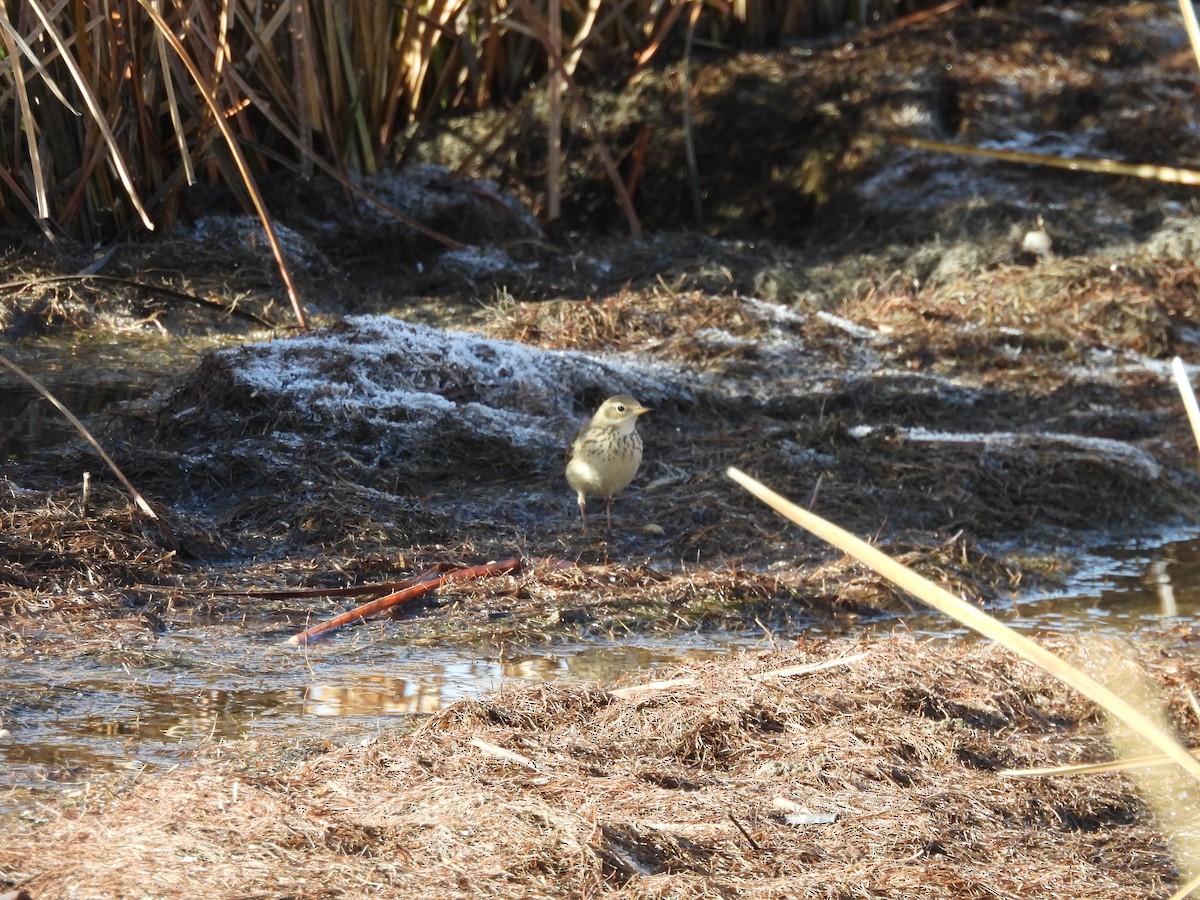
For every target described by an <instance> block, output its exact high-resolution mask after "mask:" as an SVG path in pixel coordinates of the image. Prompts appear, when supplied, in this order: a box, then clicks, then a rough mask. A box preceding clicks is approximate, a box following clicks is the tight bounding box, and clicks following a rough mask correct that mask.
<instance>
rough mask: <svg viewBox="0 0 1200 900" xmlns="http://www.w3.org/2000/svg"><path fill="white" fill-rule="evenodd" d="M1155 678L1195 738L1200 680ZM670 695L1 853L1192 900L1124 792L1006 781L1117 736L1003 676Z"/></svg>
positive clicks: (100, 881) (177, 788)
mask: <svg viewBox="0 0 1200 900" xmlns="http://www.w3.org/2000/svg"><path fill="white" fill-rule="evenodd" d="M1066 649H1068V650H1069V649H1070V645H1067V648H1066ZM858 651H863V652H865V654H866V655H865V658H862V659H858V660H857V661H853V662H849V663H847V664H845V665H843V666H834V667H833V668H830V669H826V670H824V671H817V672H810V673H808V674H799V675H772V674H771V672H772V671H773V670H779V669H783V668H784V667H788V666H794V665H797V664H804V663H812V662H817V661H824V660H830V659H836V658H838V657H842V656H850V655H851V654H852V653H855V652H858ZM1140 656H1141V659H1142V661H1143V664H1144V665H1146V666H1147V667H1148V670H1149V672H1150V674H1151V676H1152V677H1153V678H1155V680H1157V681H1158V682H1159V683H1160V684H1162V685H1163V687H1164V688H1165V689H1166V692H1167V695H1168V696H1169V698H1170V707H1171V710H1172V713H1173V715H1174V717H1175V719H1176V721H1177V723H1178V725H1179V726H1180V727H1182V728H1183V729H1184V731H1185V732H1186V733H1188V734H1192V735H1195V734H1196V730H1197V723H1196V721H1195V716H1194V713H1193V712H1192V711H1191V710H1190V708H1189V706H1188V705H1187V702H1186V700H1185V698H1184V693H1185V691H1186V690H1188V689H1191V690H1194V689H1195V688H1196V685H1197V681H1198V679H1200V672H1198V671H1197V668H1196V666H1195V665H1194V663H1193V662H1192V661H1191V660H1189V659H1186V658H1179V657H1175V656H1170V655H1163V654H1162V653H1160V652H1155V651H1148V650H1143V651H1142V652H1141V654H1140ZM1085 661H1086V659H1085ZM655 678H656V679H657V680H659V681H663V680H667V681H670V682H671V683H670V684H668V685H666V686H662V687H654V686H651V685H647V686H646V687H644V688H639V687H637V684H639V683H643V682H646V681H648V680H649V679H648V677H647V676H642V677H639V678H638V679H635V680H634V681H633V682H631V683H630V684H627V685H623V686H622V687H621V688H620V689H619V690H614V689H613V688H614V687H615V686H606V687H603V688H602V687H563V686H555V685H545V686H542V687H537V688H521V689H514V690H505V691H502V692H500V693H498V694H496V695H493V696H490V697H487V698H484V699H480V700H472V701H467V702H461V703H458V704H456V705H454V706H452V707H450V708H448V709H446V710H445V711H444V712H442V713H440V714H437V715H435V716H434V717H433V718H431V719H429V720H427V721H425V722H424V723H422V724H421V725H420V726H419V727H417V728H416V729H415V730H409V729H401V730H398V731H393V732H390V733H388V734H385V735H383V736H381V737H380V739H379V740H377V741H375V742H374V743H372V744H371V745H370V746H366V747H363V746H354V747H342V748H331V747H321V746H309V747H303V748H299V747H291V746H288V745H283V744H269V743H268V744H236V743H235V744H228V745H222V746H214V747H210V748H207V749H206V750H204V751H203V753H202V756H203V761H200V762H197V763H196V764H194V765H190V766H186V767H184V768H182V769H180V770H178V771H176V772H174V773H173V774H170V775H165V776H162V777H160V778H155V779H153V780H151V781H149V782H147V783H143V784H137V785H134V786H132V787H131V788H129V789H128V790H126V791H123V792H122V796H119V797H117V798H115V799H113V800H111V801H107V802H99V803H96V804H95V805H93V806H92V807H91V808H87V807H83V808H79V809H75V810H59V811H53V810H49V809H43V810H42V812H41V813H40V814H39V815H38V817H37V818H40V819H41V820H42V821H40V822H31V823H29V824H27V825H26V826H24V827H21V828H19V829H17V830H15V831H10V832H9V834H8V835H7V836H6V839H5V841H4V842H3V843H2V844H0V884H3V885H5V886H9V887H22V888H24V889H25V890H27V891H29V892H30V894H31V895H32V896H34V897H37V898H47V900H49V898H55V897H66V896H80V895H91V896H96V895H103V896H110V897H132V896H145V895H148V894H149V895H160V896H161V895H174V896H184V895H187V896H202V895H206V896H233V895H243V894H264V893H265V894H272V895H279V894H288V895H298V896H314V895H335V894H337V895H362V894H364V893H370V894H371V895H372V896H387V897H402V896H415V895H420V896H424V897H432V898H442V897H491V896H495V897H501V896H505V897H510V896H514V895H520V896H530V897H537V896H542V897H566V896H614V897H714V896H721V897H731V898H732V897H747V898H749V897H755V898H759V897H784V896H789V897H794V896H804V897H831V898H832V897H862V898H870V897H900V898H917V897H956V898H985V897H986V898H991V897H996V896H1020V897H1047V898H1048V897H1056V896H1071V897H1080V898H1096V900H1101V898H1103V900H1108V898H1111V897H1165V896H1166V895H1167V894H1168V893H1169V890H1170V885H1171V883H1172V879H1173V878H1174V874H1175V873H1174V868H1173V865H1172V862H1171V857H1170V851H1169V848H1168V846H1167V843H1166V841H1165V840H1164V838H1163V836H1162V835H1161V834H1160V833H1159V832H1158V831H1157V830H1156V828H1155V825H1154V823H1153V821H1152V820H1151V818H1150V815H1149V814H1148V812H1147V811H1146V809H1145V808H1144V807H1143V805H1142V803H1141V802H1140V801H1139V800H1138V799H1137V797H1136V796H1135V795H1134V793H1133V791H1132V789H1131V787H1130V785H1129V783H1128V782H1127V781H1126V780H1125V779H1124V778H1123V777H1122V776H1120V775H1113V774H1109V775H1092V776H1085V777H1075V778H1052V779H1038V780H1029V779H1023V780H1018V779H1011V778H1004V777H1002V776H1000V775H998V774H997V770H998V769H1000V768H1003V767H1014V766H1016V767H1020V766H1033V765H1046V764H1052V763H1066V762H1078V761H1083V760H1094V759H1101V758H1104V757H1105V754H1106V750H1105V747H1104V741H1103V738H1102V732H1101V729H1100V726H1099V724H1098V722H1097V721H1096V719H1095V715H1094V713H1093V711H1092V710H1091V709H1090V708H1089V707H1088V706H1087V705H1086V704H1085V703H1082V702H1081V701H1079V700H1077V699H1076V698H1075V697H1073V696H1071V695H1070V694H1068V693H1067V691H1066V690H1065V689H1064V688H1063V687H1062V686H1061V685H1059V684H1057V683H1056V682H1055V681H1053V680H1052V679H1051V678H1049V677H1048V676H1046V675H1044V674H1043V673H1041V672H1039V671H1037V670H1035V669H1034V668H1033V667H1032V666H1029V665H1028V664H1025V663H1022V662H1019V661H1017V660H1016V659H1015V658H1014V657H1012V656H1010V655H1009V654H1007V653H1005V652H1003V651H1000V650H998V649H995V648H985V647H981V646H979V645H974V646H964V645H961V644H957V645H955V644H949V643H944V642H932V643H922V642H915V641H912V640H907V639H890V640H876V641H872V642H869V643H860V644H857V645H855V644H849V643H837V642H807V643H804V644H802V645H800V646H799V647H797V648H796V649H794V650H790V651H787V652H781V653H774V654H746V655H743V656H740V657H736V658H729V659H724V660H719V661H713V662H710V663H703V664H695V665H690V666H687V667H683V668H679V669H674V670H670V671H659V672H657V673H655ZM50 846H53V847H55V848H56V851H55V853H53V854H49V853H47V852H46V851H45V848H46V847H50Z"/></svg>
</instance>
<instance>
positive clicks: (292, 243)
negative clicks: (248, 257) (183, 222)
mask: <svg viewBox="0 0 1200 900" xmlns="http://www.w3.org/2000/svg"><path fill="white" fill-rule="evenodd" d="M271 224H272V226H274V229H275V238H276V240H278V241H279V246H280V247H281V248H282V249H283V255H284V257H285V258H286V259H287V260H288V261H289V262H294V263H304V264H308V263H310V262H312V261H313V259H314V257H319V256H320V254H319V253H318V252H317V251H316V250H315V249H314V248H313V247H312V245H311V244H309V243H308V241H306V240H305V239H304V238H303V237H301V236H300V234H299V232H296V231H293V230H292V229H290V228H288V227H287V226H286V225H283V224H281V223H280V222H278V221H272V222H271ZM178 234H179V235H180V236H182V237H185V238H191V239H192V240H193V241H195V242H196V243H198V244H205V245H208V246H210V247H211V246H217V247H231V248H232V247H237V248H239V249H243V250H249V251H252V252H255V253H261V254H263V255H265V256H270V255H271V245H270V243H269V242H268V241H267V235H266V232H264V231H263V226H262V222H260V221H259V220H258V219H256V218H254V217H252V216H201V217H200V218H199V219H197V220H196V222H195V223H194V224H193V225H192V226H191V227H186V226H180V227H179V229H178Z"/></svg>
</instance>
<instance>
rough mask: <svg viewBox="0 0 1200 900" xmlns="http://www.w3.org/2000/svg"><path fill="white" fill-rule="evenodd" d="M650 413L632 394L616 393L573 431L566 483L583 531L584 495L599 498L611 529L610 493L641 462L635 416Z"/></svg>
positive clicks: (630, 476) (630, 477)
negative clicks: (575, 499)
mask: <svg viewBox="0 0 1200 900" xmlns="http://www.w3.org/2000/svg"><path fill="white" fill-rule="evenodd" d="M647 412H650V410H648V409H646V407H644V406H642V405H641V404H640V403H638V402H637V401H636V400H634V399H633V398H632V397H629V396H627V395H625V394H620V395H618V396H616V397H609V398H608V399H607V400H605V401H604V402H603V403H601V404H600V408H599V409H598V410H596V414H595V415H594V416H592V421H590V422H588V423H587V424H586V425H584V426H583V427H582V428H580V429H579V431H577V432H576V433H575V437H574V439H573V440H572V441H571V447H570V449H568V450H567V483H568V484H570V485H571V487H573V488H575V490H576V491H577V492H578V494H579V515H580V516H581V517H582V518H583V530H584V531H587V498H588V497H589V496H592V497H603V498H604V504H605V505H604V509H605V512H606V513H607V516H608V527H609V528H612V498H613V494H615V493H617V491H619V490H621V489H622V488H624V487H625V486H626V485H628V484H629V482H631V481H633V476H634V475H636V474H637V470H638V466H640V465H641V464H642V439H641V437H640V436H639V435H638V433H637V418H638V416H640V415H641V414H642V413H647Z"/></svg>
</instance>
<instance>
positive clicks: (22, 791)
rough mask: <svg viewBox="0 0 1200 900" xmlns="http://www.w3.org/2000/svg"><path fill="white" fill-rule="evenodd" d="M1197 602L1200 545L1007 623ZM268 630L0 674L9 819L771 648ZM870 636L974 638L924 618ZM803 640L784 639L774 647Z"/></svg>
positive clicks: (1162, 622) (1182, 619)
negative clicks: (59, 796) (272, 740)
mask: <svg viewBox="0 0 1200 900" xmlns="http://www.w3.org/2000/svg"><path fill="white" fill-rule="evenodd" d="M1198 601H1200V538H1188V539H1185V540H1177V541H1172V542H1168V543H1165V544H1162V545H1158V546H1143V547H1134V548H1126V549H1122V550H1120V551H1119V552H1117V551H1114V552H1113V553H1111V554H1108V555H1096V556H1094V557H1092V558H1091V559H1090V560H1089V561H1088V566H1087V567H1086V569H1085V571H1084V572H1083V574H1082V575H1081V576H1080V577H1079V579H1078V581H1077V584H1076V585H1075V587H1074V588H1073V590H1072V591H1071V592H1069V593H1066V594H1064V595H1060V596H1054V597H1043V598H1040V599H1027V600H1024V601H1022V602H1018V603H1014V604H1012V605H1011V606H1010V607H1009V608H1008V609H1005V610H999V611H997V612H998V614H999V615H1000V616H1001V618H1003V619H1005V620H1006V621H1008V622H1010V623H1011V624H1013V625H1015V626H1016V627H1018V628H1020V629H1022V630H1025V631H1028V632H1047V631H1049V632H1075V631H1079V630H1091V631H1096V632H1100V633H1102V634H1109V635H1125V636H1131V635H1132V636H1136V635H1138V634H1139V633H1143V634H1144V633H1147V632H1151V631H1161V630H1163V629H1165V628H1166V627H1169V626H1172V625H1190V626H1195V625H1197V624H1198V623H1200V603H1198ZM248 625H249V627H247V626H248ZM259 625H261V626H263V627H256V625H255V623H246V622H242V621H238V622H237V623H234V624H224V623H223V624H209V625H197V626H195V627H189V628H184V629H179V630H176V631H173V632H169V633H167V634H164V635H162V636H161V637H160V638H159V639H158V641H157V643H156V645H155V647H154V654H153V656H151V657H148V658H147V659H146V660H145V661H144V662H139V663H138V664H137V666H136V667H134V666H130V665H128V664H122V663H120V662H114V663H112V664H111V665H105V664H103V663H99V662H97V661H96V660H94V659H89V660H88V661H87V662H86V663H84V664H82V665H81V664H80V663H79V662H78V661H72V660H70V659H66V660H55V659H38V660H36V661H31V662H27V663H14V662H7V661H2V660H0V684H2V685H3V689H2V691H3V692H2V693H0V708H2V709H3V714H4V724H5V726H6V727H7V729H8V732H7V734H4V733H0V762H2V765H0V814H5V813H11V812H14V811H16V810H17V809H18V808H20V807H23V806H25V807H27V806H28V804H29V798H30V796H36V794H38V793H39V792H40V791H42V790H50V791H67V792H71V791H76V792H78V791H83V790H86V788H87V785H88V782H89V780H90V779H92V778H94V777H95V775H97V774H98V773H103V772H110V773H111V772H114V771H119V770H132V771H134V772H137V771H138V770H141V769H144V768H147V767H149V768H151V769H157V768H161V767H164V766H169V765H172V764H175V763H178V762H181V761H184V760H186V759H187V758H188V756H189V755H190V752H191V750H192V748H194V747H196V746H197V745H199V744H202V743H204V742H214V741H221V740H229V739H240V738H252V737H255V736H265V735H284V734H286V735H290V736H293V737H296V736H299V735H303V734H309V735H320V734H326V733H329V732H331V731H332V730H335V727H336V731H337V732H338V735H339V739H340V740H347V739H349V740H354V739H369V738H370V736H371V735H372V734H374V733H376V732H378V731H379V730H380V729H382V728H385V727H387V726H388V725H390V724H393V723H395V722H397V721H400V720H403V719H404V718H405V717H411V716H414V715H422V714H427V713H430V712H433V711H435V710H437V709H440V708H441V707H443V706H445V705H446V704H448V703H450V702H453V701H455V700H458V699H460V698H462V697H468V696H475V695H479V694H483V693H486V692H489V691H492V690H495V689H497V688H500V687H503V686H505V685H514V684H530V683H538V682H543V681H562V682H568V683H580V682H589V683H594V682H603V681H612V680H614V679H617V678H619V677H621V676H623V675H627V674H629V673H631V672H635V671H639V670H644V669H649V668H654V667H659V666H664V665H670V664H672V663H677V662H681V661H685V660H687V659H695V658H697V657H705V656H714V655H720V654H724V653H730V652H735V651H737V650H740V649H745V648H753V647H767V646H769V645H770V641H769V640H768V639H767V638H766V637H764V636H763V635H762V634H741V635H735V634H728V633H724V634H711V635H695V634H693V635H683V636H679V637H676V638H670V639H666V638H655V639H648V638H643V639H636V640H631V641H628V642H625V643H622V644H614V643H600V644H588V645H580V644H575V645H556V646H553V647H548V648H544V649H537V650H528V651H526V652H524V653H512V652H509V653H507V654H506V655H505V656H504V658H497V657H494V656H483V655H479V654H477V653H472V652H470V651H464V650H462V649H430V648H419V649H414V648H411V647H406V646H404V645H402V644H398V643H397V642H396V641H394V640H392V639H391V637H390V631H389V629H390V624H389V623H388V622H386V621H385V622H377V623H372V624H368V625H361V626H357V627H351V628H347V629H344V630H342V631H341V632H338V633H336V634H334V635H333V636H332V637H331V638H330V639H328V640H324V641H322V642H320V643H315V644H314V645H312V646H310V647H294V646H291V645H285V644H283V643H281V641H280V639H279V634H278V632H277V631H276V630H275V629H274V628H272V627H271V626H270V624H269V623H259ZM863 627H864V628H865V629H866V630H869V631H876V632H887V631H894V630H907V631H912V632H916V633H920V634H936V635H941V636H946V637H950V636H954V635H960V634H962V632H961V630H960V629H958V628H957V627H956V626H953V625H950V624H948V623H946V622H945V621H944V620H941V619H939V618H938V617H936V616H933V615H925V614H919V615H914V616H908V617H904V618H892V619H885V620H881V621H878V622H875V623H873V624H870V625H866V626H863ZM861 630H862V629H856V630H855V632H854V634H855V635H857V634H859V633H861ZM807 633H808V634H812V631H809V632H807ZM794 636H795V635H787V634H780V633H776V634H775V635H774V639H775V640H776V641H785V640H787V639H788V638H789V637H794ZM6 794H7V796H6Z"/></svg>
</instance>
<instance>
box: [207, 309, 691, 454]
mask: <svg viewBox="0 0 1200 900" xmlns="http://www.w3.org/2000/svg"><path fill="white" fill-rule="evenodd" d="M346 324H347V326H348V327H347V328H346V329H344V330H336V331H321V332H314V333H311V334H305V335H301V336H299V337H295V338H289V339H287V340H277V341H272V342H270V343H261V344H250V345H247V346H244V347H241V348H238V349H236V350H227V351H223V353H222V354H221V355H222V356H223V357H224V358H225V359H226V360H227V361H228V362H229V363H230V365H231V368H232V370H233V374H234V378H235V379H236V380H237V381H239V382H240V383H242V384H245V385H248V386H249V387H250V388H252V389H253V390H254V391H255V392H263V393H267V394H271V395H278V396H282V397H289V398H291V399H292V400H294V401H295V403H296V405H297V407H298V408H299V409H301V410H303V411H306V412H308V413H309V414H310V415H311V416H312V418H313V419H315V420H317V421H321V422H324V421H332V422H338V421H366V422H369V423H371V424H372V425H375V426H378V427H380V428H382V429H387V430H389V431H388V433H395V430H398V431H400V432H401V433H402V434H404V435H409V436H411V437H412V438H413V439H414V441H416V440H419V441H420V442H422V443H430V442H432V443H436V442H437V440H438V436H439V433H441V432H444V431H445V430H446V429H448V428H453V430H454V431H456V432H458V433H462V432H463V431H466V432H469V433H472V434H475V435H477V436H479V437H484V438H490V439H496V440H500V441H502V442H504V443H508V444H511V445H513V446H516V447H548V446H552V445H555V446H556V445H558V444H561V443H562V438H563V430H564V428H569V424H568V423H566V421H565V420H566V419H568V418H570V417H572V416H573V413H572V410H571V408H570V402H571V397H572V395H573V394H577V393H580V392H583V391H589V390H590V391H591V392H593V393H607V394H616V393H630V394H633V395H634V396H636V397H638V398H639V399H640V400H642V401H643V402H646V403H651V404H652V403H654V402H655V401H658V400H661V398H662V397H664V396H665V395H666V394H667V393H674V392H675V391H674V390H672V389H671V388H669V387H668V382H667V380H666V379H665V378H663V377H662V376H659V375H656V374H654V372H655V371H656V370H657V371H659V372H663V373H664V374H665V373H666V371H667V370H666V368H665V367H662V366H658V367H654V368H651V366H649V365H646V364H642V363H636V362H632V361H627V360H622V359H621V358H620V357H618V356H612V357H602V356H598V355H593V354H589V353H580V352H575V351H563V350H542V349H539V348H536V347H531V346H529V345H527V344H521V343H517V342H515V341H500V340H492V339H489V338H485V337H482V336H480V335H478V334H473V333H470V332H458V331H445V330H442V329H439V328H432V327H430V326H427V325H418V324H414V323H411V322H404V321H401V320H399V319H392V318H388V317H386V316H354V317H351V318H349V319H347V320H346ZM672 380H673V381H675V382H679V381H682V377H681V376H679V375H677V374H676V375H675V376H674V378H673V379H672Z"/></svg>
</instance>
